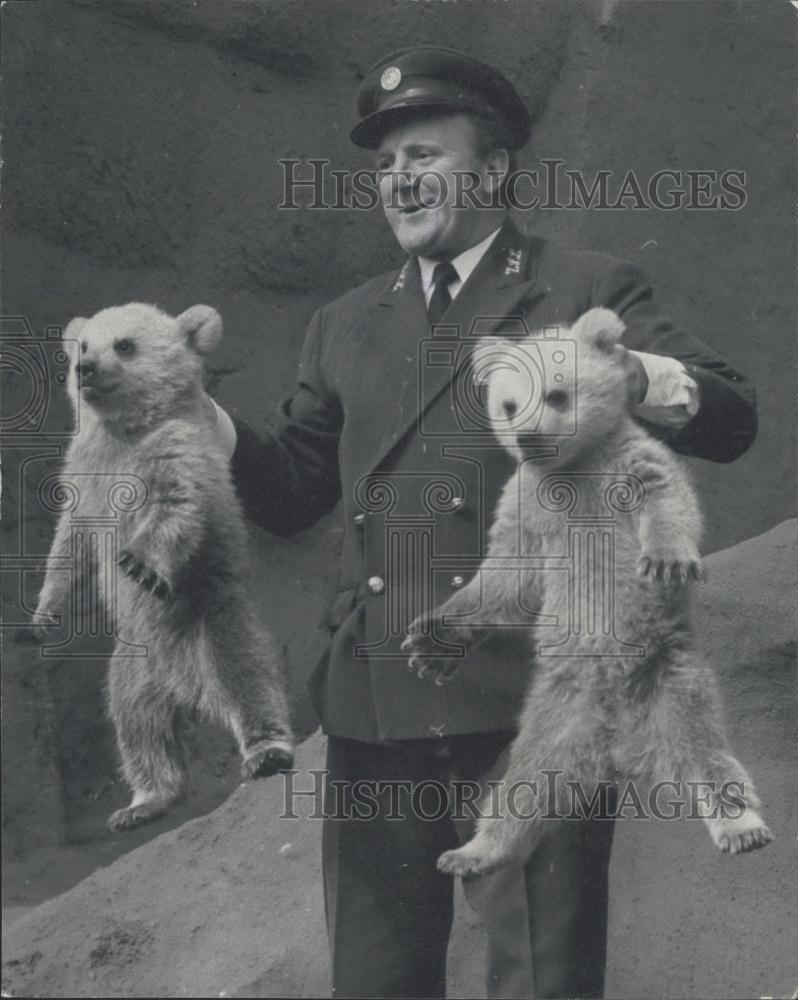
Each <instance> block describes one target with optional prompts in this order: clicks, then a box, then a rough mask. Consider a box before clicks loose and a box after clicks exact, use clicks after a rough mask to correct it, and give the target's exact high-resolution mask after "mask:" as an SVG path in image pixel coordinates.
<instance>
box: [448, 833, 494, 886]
mask: <svg viewBox="0 0 798 1000" xmlns="http://www.w3.org/2000/svg"><path fill="white" fill-rule="evenodd" d="M473 843H474V841H471V842H470V843H468V844H466V845H465V846H464V847H458V848H457V849H456V850H454V851H444V852H443V854H441V856H440V857H439V858H438V871H441V872H443V873H444V875H456V876H458V877H459V878H477V877H478V876H479V875H488V874H490V872H493V871H496V869H497V868H500V867H501V865H502V864H503V862H502V861H500V860H499V859H494V858H492V857H491V856H490V854H489V853H482V852H480V851H478V850H475V849H474V848H473V847H472V844H473Z"/></svg>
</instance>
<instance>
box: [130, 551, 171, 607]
mask: <svg viewBox="0 0 798 1000" xmlns="http://www.w3.org/2000/svg"><path fill="white" fill-rule="evenodd" d="M117 562H118V565H119V568H120V569H121V570H122V572H123V573H124V574H125V576H127V577H130V579H131V580H133V581H135V582H136V583H137V584H138V585H139V586H140V587H143V588H144V590H146V591H148V592H149V593H150V594H152V595H153V597H157V598H159V599H160V600H162V601H168V600H170V599H171V597H172V585H171V584H170V582H169V581H168V580H167V579H166V577H164V576H162V575H161V574H160V573H157V572H156V571H155V570H154V569H148V568H147V566H146V564H145V563H144V562H143V561H142V560H141V559H139V558H137V557H136V556H135V555H133V553H132V552H130V550H129V549H122V551H121V552H120V553H119V559H118V561H117Z"/></svg>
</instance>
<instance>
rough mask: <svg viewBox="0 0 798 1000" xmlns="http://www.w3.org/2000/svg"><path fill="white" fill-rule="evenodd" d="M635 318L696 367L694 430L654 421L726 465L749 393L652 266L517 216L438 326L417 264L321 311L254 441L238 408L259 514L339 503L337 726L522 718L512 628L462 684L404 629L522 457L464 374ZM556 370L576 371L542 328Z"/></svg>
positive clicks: (329, 709) (454, 576) (476, 728)
mask: <svg viewBox="0 0 798 1000" xmlns="http://www.w3.org/2000/svg"><path fill="white" fill-rule="evenodd" d="M598 305H602V306H607V307H608V308H610V309H612V310H614V311H615V312H616V313H618V314H619V315H620V316H621V317H622V318H623V320H624V322H625V324H626V332H625V334H624V337H623V342H624V344H625V345H626V346H627V347H628V348H630V349H632V350H640V351H646V352H649V353H654V354H661V355H666V356H669V357H673V358H677V359H679V360H680V361H682V362H683V363H684V364H685V366H686V368H687V370H688V372H689V374H690V375H691V377H692V378H693V379H695V381H696V382H697V383H698V386H699V392H700V408H699V411H698V413H697V415H696V416H695V417H693V419H692V420H690V422H689V423H688V424H686V425H685V426H684V427H682V428H680V429H678V430H674V429H666V428H662V427H653V426H652V427H650V430H651V431H652V432H653V433H655V434H657V435H658V436H659V437H662V438H664V439H666V440H667V442H668V443H669V445H670V446H671V447H672V448H674V449H675V450H676V451H679V452H682V453H683V454H685V455H694V456H699V457H701V458H705V459H709V460H712V461H717V462H730V461H732V460H733V459H735V458H736V457H737V456H739V455H741V454H742V453H743V452H744V451H745V450H746V449H747V448H748V447H749V445H750V444H751V442H752V441H753V439H754V436H755V434H756V410H755V397H754V392H753V389H752V388H751V387H750V385H749V384H748V383H747V382H746V381H745V379H744V378H743V377H742V376H741V375H740V374H738V373H737V372H736V371H734V370H733V369H732V368H730V367H729V365H728V364H727V363H726V362H725V361H724V360H723V358H721V357H720V356H718V355H717V354H716V353H714V352H713V351H712V350H711V349H710V348H708V347H707V346H706V345H704V344H702V343H701V342H700V341H699V340H696V339H695V338H694V337H691V336H690V335H689V334H687V333H685V332H684V331H682V330H680V329H679V328H677V327H675V326H674V325H673V323H672V322H671V321H670V320H668V319H667V318H666V317H665V316H664V315H663V314H662V313H660V311H659V310H658V308H657V306H656V305H655V303H654V301H653V298H652V292H651V288H650V286H649V283H648V281H647V279H646V278H645V276H644V275H643V274H642V273H641V272H640V271H639V270H638V269H637V268H635V267H633V266H631V265H629V264H626V263H622V262H619V261H617V260H615V259H613V258H611V257H609V256H606V255H603V254H598V253H577V252H567V251H564V250H562V249H559V248H557V247H556V246H554V245H552V244H551V243H549V242H547V241H545V240H543V239H540V238H537V237H527V236H522V235H521V234H519V233H518V231H517V230H516V229H515V228H514V227H513V226H512V224H511V223H510V222H509V221H508V222H507V223H506V224H505V226H504V227H503V229H502V231H501V232H500V234H499V235H498V236H497V237H496V239H495V240H494V242H493V243H492V244H491V246H490V248H489V249H488V251H487V253H486V254H485V255H484V256H483V258H482V260H481V261H480V262H479V264H478V265H477V267H476V268H475V270H474V271H473V273H472V274H471V275H470V277H469V279H468V280H467V281H466V283H465V284H464V285H463V287H462V288H461V290H460V292H459V294H458V295H457V297H456V298H455V300H454V301H453V303H452V304H451V306H450V307H449V309H448V311H447V312H446V313H445V315H444V317H443V318H442V319H441V321H440V323H441V324H443V326H442V327H436V329H435V332H434V335H433V332H432V331H431V329H430V324H429V320H428V318H427V314H426V309H425V303H424V297H423V293H422V288H421V280H420V273H419V268H418V264H417V261H416V260H415V259H414V258H411V259H409V260H408V261H407V263H406V264H405V266H404V267H403V268H402V269H401V271H399V272H398V273H397V272H391V273H390V274H387V275H382V276H380V277H378V278H375V279H373V280H372V281H369V282H367V283H366V284H364V285H362V286H360V287H359V288H356V289H354V290H352V291H350V292H348V293H347V294H346V295H343V296H342V297H341V298H340V299H338V300H337V301H335V302H333V303H331V304H329V305H327V306H325V307H323V308H322V309H320V310H319V311H318V312H317V313H316V314H315V316H314V317H313V320H312V322H311V324H310V328H309V330H308V333H307V339H306V342H305V345H304V350H303V353H302V358H301V362H300V368H299V378H298V388H297V391H296V393H295V394H294V396H293V397H292V398H291V399H288V400H286V401H285V402H283V403H282V404H281V405H280V406H279V407H278V409H277V411H276V413H275V414H274V415H273V416H272V417H271V419H270V421H269V424H268V427H267V430H266V431H265V432H264V433H262V434H256V433H255V432H254V431H253V430H252V429H251V428H250V427H248V426H247V425H246V424H245V423H243V422H241V421H236V422H235V423H236V429H237V432H238V442H237V446H236V451H235V454H234V456H233V475H234V478H235V481H236V485H237V488H238V490H239V494H240V496H241V499H242V502H243V504H244V507H245V510H246V513H247V516H248V517H249V518H251V519H252V520H253V521H254V522H255V523H257V524H259V525H260V526H261V527H263V528H266V529H267V530H269V531H273V532H276V533H279V534H284V535H287V534H291V533H294V532H298V531H301V530H302V529H303V528H305V527H307V526H309V525H311V524H313V523H314V522H315V521H316V520H317V519H318V518H319V517H321V516H322V515H323V514H325V513H326V512H328V511H330V510H332V509H333V507H335V505H336V504H337V502H338V501H339V500H340V499H342V501H343V513H344V524H345V529H344V539H343V550H342V554H341V572H340V579H339V583H338V590H337V594H336V596H335V598H334V600H333V601H332V604H331V606H330V608H329V612H328V614H327V616H326V619H325V624H326V626H327V627H328V628H329V630H330V633H331V643H330V647H329V649H328V651H327V653H326V654H325V656H324V657H323V659H322V662H321V663H320V664H319V666H318V668H317V670H316V672H315V675H314V677H313V679H312V681H311V688H312V692H313V695H314V700H315V703H316V707H317V709H318V711H319V714H320V717H321V719H322V724H323V727H324V730H325V731H326V732H328V733H331V734H334V735H337V736H345V737H350V738H353V739H359V740H366V741H371V742H381V741H385V740H394V739H415V738H433V739H434V738H437V737H439V736H447V735H452V734H458V733H474V732H485V731H493V730H507V729H512V728H513V727H514V726H515V722H516V717H517V714H518V711H519V709H520V707H521V704H522V700H523V694H524V691H525V689H526V686H527V682H528V678H529V663H530V654H529V644H528V639H527V640H526V641H525V640H524V637H523V635H521V634H519V633H517V632H516V633H512V634H508V633H504V631H503V632H502V636H500V637H497V638H494V639H492V640H490V641H489V642H488V643H486V644H483V645H481V646H479V647H478V648H476V649H474V650H473V651H472V653H470V654H469V655H468V656H467V657H466V658H465V660H464V663H463V667H462V670H461V674H460V676H459V678H458V679H457V681H455V682H454V683H452V684H449V685H446V686H443V687H438V686H436V685H435V684H434V683H433V682H432V681H431V679H430V678H423V679H420V678H418V677H416V676H415V675H412V674H410V673H409V672H408V670H407V665H406V664H407V659H406V657H405V656H402V655H400V653H399V647H400V645H401V642H402V640H403V638H404V636H405V634H406V627H407V624H408V623H409V622H410V621H411V620H412V619H413V618H414V617H415V615H416V614H417V613H418V612H419V611H420V610H421V609H422V608H428V607H431V606H432V607H434V606H437V605H438V604H439V603H441V602H442V601H443V600H444V599H445V598H446V597H447V596H448V595H449V594H451V592H452V587H457V586H461V585H462V584H463V583H464V582H467V581H468V579H469V578H470V577H471V576H472V575H473V574H474V573H475V571H476V570H477V568H478V566H479V562H480V557H481V556H482V555H483V554H484V551H485V535H486V530H487V528H488V527H489V526H490V523H491V517H492V514H493V510H494V508H495V504H496V501H497V499H498V496H499V494H500V492H501V490H502V488H503V486H504V484H505V483H506V481H507V479H508V477H509V475H510V473H511V471H512V463H511V460H510V459H509V457H508V456H507V455H506V453H505V452H504V451H503V450H502V449H501V448H500V447H499V446H498V445H497V444H496V442H495V441H494V440H493V438H492V435H491V434H490V430H489V428H487V427H486V426H485V423H484V420H480V401H479V398H478V394H477V393H476V392H475V389H474V385H473V382H471V381H470V380H469V379H468V378H461V377H459V375H456V374H455V370H456V369H457V370H458V371H462V368H458V365H459V364H460V362H461V361H462V358H463V357H464V356H466V355H467V353H468V350H469V345H470V344H471V343H473V338H474V337H477V336H480V335H484V334H487V333H490V334H503V335H515V334H518V333H519V332H523V324H524V323H525V324H526V327H527V328H528V329H529V331H530V332H535V331H541V330H545V328H546V327H549V328H551V327H552V326H554V325H555V324H563V325H570V324H572V323H573V322H574V321H575V320H576V319H577V317H579V316H580V315H581V314H582V313H584V312H585V311H586V310H588V309H590V308H591V307H593V306H598ZM540 347H541V354H540V369H541V378H542V379H545V378H547V377H548V378H549V379H550V378H551V377H552V373H553V372H554V371H556V368H557V366H558V365H561V364H565V365H567V364H570V363H571V361H569V358H572V354H569V352H568V350H567V349H565V350H561V349H558V348H557V344H556V341H552V340H551V339H550V338H549V339H546V338H543V339H541V341H540Z"/></svg>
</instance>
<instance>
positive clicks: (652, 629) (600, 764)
mask: <svg viewBox="0 0 798 1000" xmlns="http://www.w3.org/2000/svg"><path fill="white" fill-rule="evenodd" d="M623 330H624V326H623V323H622V322H621V320H620V319H619V318H618V317H617V316H616V315H615V313H613V312H611V311H609V310H607V309H593V310H590V311H589V312H587V313H585V314H584V315H583V316H582V317H581V318H580V319H579V320H578V321H577V323H576V324H575V325H574V327H573V328H571V329H570V330H567V329H564V330H563V331H562V333H563V334H564V336H565V338H566V339H568V340H569V341H571V342H573V343H574V344H575V359H576V361H575V364H574V366H573V369H572V370H571V371H570V374H569V369H568V368H567V366H563V370H564V372H565V374H563V372H558V373H557V377H558V379H559V381H558V382H557V383H556V384H555V382H554V380H553V379H551V378H550V379H549V381H548V382H547V385H546V390H547V391H546V392H544V393H543V398H542V400H539V401H538V402H539V404H540V405H537V404H536V405H528V404H529V403H530V398H531V397H530V385H531V383H532V382H534V375H531V376H530V372H533V373H534V371H535V369H538V370H540V364H539V361H540V358H541V357H542V355H541V354H540V351H539V348H538V345H539V344H540V341H539V340H538V339H536V338H534V337H532V338H527V339H525V340H520V341H512V342H509V341H497V339H496V338H492V339H490V338H484V339H483V340H482V341H480V342H479V343H478V344H477V346H476V348H475V351H474V355H473V357H472V365H473V369H474V372H475V375H476V379H477V381H481V382H482V383H483V388H484V390H485V391H486V406H487V411H488V415H489V418H490V421H491V426H492V428H493V430H494V432H495V434H496V436H497V438H498V439H499V441H500V442H501V443H502V444H503V445H504V446H505V447H506V448H507V450H508V451H509V452H510V454H511V455H512V456H513V457H514V458H515V459H516V460H517V462H518V466H517V469H516V472H515V474H514V475H513V476H512V477H511V479H510V481H509V482H508V483H507V486H506V487H505V489H504V492H503V494H502V497H501V500H500V501H499V504H498V508H497V511H496V515H495V520H494V523H493V525H492V527H491V530H490V535H489V545H488V556H487V559H486V560H485V561H484V562H483V564H482V566H481V568H480V570H479V571H478V572H477V574H476V575H475V576H474V577H473V579H472V580H471V581H469V583H468V585H467V586H465V587H464V588H463V589H461V590H459V591H458V592H457V593H456V594H455V595H454V596H453V597H452V598H450V599H449V600H448V601H447V602H446V603H444V604H443V605H442V606H441V607H440V608H438V609H437V610H436V611H434V612H433V613H432V614H431V615H427V616H421V617H420V618H418V619H416V621H415V622H414V623H413V624H412V625H411V628H410V634H409V635H408V637H407V639H406V640H405V643H404V648H405V649H406V650H408V651H409V653H410V666H411V669H415V670H417V671H418V672H419V673H420V674H421V675H422V676H423V675H424V674H425V673H428V672H432V673H433V674H435V675H436V680H438V681H439V682H441V681H443V680H446V679H448V678H449V677H451V676H453V675H454V674H455V673H456V670H457V665H458V664H459V662H460V658H461V655H462V652H461V651H462V650H463V648H464V647H467V646H468V645H469V644H470V643H471V642H472V641H474V640H475V639H478V638H479V637H480V634H482V635H484V634H485V631H486V629H487V628H489V627H490V626H492V627H493V628H500V627H503V626H505V627H506V626H511V625H516V626H518V625H520V624H521V623H522V622H527V623H528V622H529V610H528V609H537V610H538V611H539V613H540V615H541V618H540V622H541V623H547V624H549V625H551V624H552V623H558V622H559V623H561V625H562V624H564V625H565V626H567V625H568V624H569V622H570V623H571V626H572V631H571V634H570V635H568V636H564V635H563V628H562V627H561V628H560V631H559V632H558V633H557V634H556V635H555V636H554V637H552V638H551V639H548V638H547V635H546V628H536V629H535V630H534V634H533V633H531V635H532V650H531V651H530V652H532V651H533V650H534V651H536V652H537V656H536V658H535V666H534V670H533V674H532V680H531V684H530V689H529V692H528V694H527V697H526V702H525V705H524V707H523V711H522V713H521V716H520V721H519V732H518V735H517V737H516V739H515V741H514V742H513V744H512V746H511V748H510V753H509V762H508V766H507V770H506V773H505V775H504V780H503V782H502V784H501V785H500V787H499V788H498V798H497V799H495V800H493V802H492V804H491V806H489V807H488V808H486V809H485V811H484V813H483V815H482V816H481V818H480V819H479V820H478V823H477V829H476V834H475V836H474V837H473V838H472V840H470V841H469V842H468V843H467V844H465V845H464V846H463V847H461V848H459V849H457V850H453V851H447V852H446V853H445V854H443V855H442V856H441V858H440V859H439V862H438V866H439V868H440V869H441V870H442V871H444V872H448V873H450V874H456V875H461V876H464V877H467V876H473V875H481V874H485V873H487V872H490V871H493V870H495V869H497V868H499V867H501V866H503V865H506V864H510V863H515V864H519V863H523V862H524V861H525V860H526V859H527V857H528V856H529V854H530V853H531V852H532V850H533V849H534V847H535V845H536V844H537V843H538V842H539V839H540V837H541V836H543V835H544V833H545V831H546V828H547V826H551V825H552V824H551V823H549V824H547V823H546V822H545V821H544V820H543V819H542V817H545V816H546V815H547V814H551V811H552V810H555V809H556V811H557V813H556V814H559V815H568V814H569V813H570V812H571V811H572V807H573V802H572V799H571V798H570V797H569V795H570V792H569V789H568V786H567V784H566V783H567V782H569V781H570V782H578V783H580V784H581V786H582V788H583V790H584V794H585V800H586V801H589V799H590V797H591V796H592V795H593V793H594V791H595V790H596V788H597V787H599V786H600V784H601V783H606V782H607V781H608V780H614V779H618V778H626V779H628V780H631V781H632V782H635V783H642V785H643V787H645V786H646V785H648V786H650V785H652V784H653V783H654V782H658V781H679V782H682V783H683V784H682V791H683V792H684V789H685V785H684V783H685V782H691V781H695V782H711V783H713V788H714V791H713V792H712V794H711V796H710V797H709V800H707V801H705V802H704V803H703V805H702V806H701V807H700V814H701V818H702V819H703V820H704V822H705V823H706V825H707V827H708V830H709V833H710V836H711V838H712V840H713V841H714V843H715V844H716V845H717V846H718V847H719V848H720V850H722V851H725V852H730V853H739V852H742V851H749V850H752V849H754V848H757V847H762V846H764V845H765V844H767V843H768V841H770V840H771V839H772V835H771V833H770V831H769V830H768V828H767V826H766V825H765V824H764V822H763V820H762V818H761V817H760V815H759V813H758V812H757V809H758V807H759V800H758V799H757V796H756V792H755V791H754V787H753V783H752V781H751V778H750V777H749V775H748V774H747V773H746V771H745V769H744V768H743V766H742V765H741V764H740V763H739V761H738V760H736V758H735V757H734V756H733V755H732V753H731V751H730V750H729V747H728V745H727V742H726V738H725V736H724V734H723V730H722V725H721V721H720V704H719V697H718V691H717V685H716V681H715V678H714V676H713V674H712V672H711V670H710V668H709V666H708V665H707V664H706V663H705V662H704V661H703V659H702V658H701V657H700V656H699V655H698V653H697V652H696V650H695V649H694V646H693V641H692V638H691V636H690V630H689V623H688V594H689V588H690V583H689V581H691V580H694V579H698V578H701V577H702V576H703V569H702V567H701V563H700V559H699V552H698V544H699V536H700V532H701V517H700V513H699V509H698V504H697V500H696V496H695V493H694V491H693V488H692V486H691V484H690V481H689V479H688V477H687V474H686V472H685V470H684V468H683V466H682V465H681V464H680V463H679V461H678V460H677V458H676V456H675V455H674V454H673V453H672V452H671V451H670V449H668V448H667V447H665V445H663V444H661V443H660V442H658V441H656V440H654V439H653V438H652V437H651V436H650V435H649V434H648V433H647V432H646V431H645V429H644V428H643V427H641V426H640V425H639V424H638V423H636V422H635V421H634V420H633V419H632V417H631V415H630V413H631V401H630V399H629V387H628V379H627V372H628V368H627V362H626V360H625V353H624V349H623V348H622V347H621V346H620V345H619V344H618V340H619V338H620V336H621V334H622V332H623ZM563 356H564V355H563ZM549 374H550V373H549ZM574 416H575V418H576V424H575V425H573V420H574ZM613 482H614V483H615V484H616V485H615V486H611V484H612V483H613ZM569 513H571V515H572V516H571V518H569ZM608 514H609V515H610V516H609V521H611V522H613V527H612V530H611V533H609V534H608V533H607V532H606V531H603V529H602V524H603V523H606V521H607V520H608V518H607V515H608ZM602 519H603V521H602ZM580 521H581V523H582V524H583V525H584V524H585V523H587V522H592V523H593V526H594V528H595V529H596V534H595V536H594V541H595V548H593V549H591V548H590V546H592V545H593V542H591V541H590V540H589V537H588V536H589V535H590V532H586V531H584V530H582V533H581V539H578V538H577V537H576V536H579V534H580ZM574 529H575V531H574ZM602 536H603V538H602ZM608 538H611V539H612V544H611V545H610V546H609V547H608V546H607V539H608ZM576 545H583V546H584V548H583V550H582V551H581V553H580V555H581V557H582V559H583V560H584V561H583V562H582V563H581V565H582V567H590V560H593V563H592V571H591V572H592V579H593V581H594V585H593V587H592V589H591V585H590V584H589V583H588V582H587V576H589V575H591V574H590V573H588V574H586V573H585V572H584V569H583V570H580V571H574V570H573V569H572V568H571V567H573V566H576V565H577V562H576V557H575V555H574V551H575V549H574V547H575V546H576ZM518 557H521V562H522V561H523V559H524V558H526V559H533V558H534V559H535V568H528V569H519V558H518ZM571 557H573V558H574V561H573V562H571ZM513 560H514V562H513ZM502 563H503V565H502ZM557 565H559V566H560V571H545V570H555V569H556V567H557ZM541 567H543V568H541ZM596 581H603V584H600V585H599V586H598V587H596V586H595V582H596ZM602 602H606V603H603V604H602ZM475 609H478V610H475ZM577 609H580V610H581V615H582V617H581V618H578V619H576V618H575V615H576V614H577ZM607 611H608V617H610V618H611V621H612V624H611V627H610V628H609V629H607V628H604V627H602V617H601V616H602V613H603V612H607ZM591 615H592V616H593V617H592V619H591ZM604 621H605V622H606V618H605V619H604ZM565 631H567V628H566V629H565ZM558 640H559V641H558ZM441 643H451V644H453V646H454V647H455V648H457V649H458V650H459V651H460V652H459V654H458V653H455V654H453V655H448V654H447V653H446V652H441V649H442V647H441ZM608 651H609V652H608ZM627 653H628V655H627ZM547 770H549V771H551V770H556V771H558V772H560V773H561V779H562V780H560V781H558V782H555V783H554V786H553V787H552V784H551V783H550V782H549V781H547V779H546V777H545V772H546V771H547ZM533 782H534V783H536V785H535V787H533V785H532V784H531V783H533ZM510 790H512V791H511V792H510ZM508 792H509V793H510V794H512V795H513V796H514V800H513V802H512V803H511V805H512V806H513V807H514V808H510V809H508ZM566 792H569V794H568V795H567V794H566ZM643 794H645V793H643ZM702 798H703V796H702ZM491 810H492V811H493V816H498V817H500V818H498V819H497V818H492V815H491ZM530 816H532V817H534V818H528V817H530Z"/></svg>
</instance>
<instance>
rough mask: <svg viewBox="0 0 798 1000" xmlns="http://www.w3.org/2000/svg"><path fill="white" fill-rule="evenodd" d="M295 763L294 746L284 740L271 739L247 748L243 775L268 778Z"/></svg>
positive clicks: (242, 765)
mask: <svg viewBox="0 0 798 1000" xmlns="http://www.w3.org/2000/svg"><path fill="white" fill-rule="evenodd" d="M293 765H294V748H293V747H292V746H291V744H290V743H286V742H285V741H283V740H278V741H274V740H270V741H269V742H263V743H256V744H255V745H254V746H253V747H251V748H250V749H249V750H247V754H246V756H245V757H244V761H243V763H242V764H241V776H242V778H244V779H245V780H249V779H250V778H268V777H269V776H270V775H272V774H277V772H278V771H287V770H288V769H289V768H291V767H293Z"/></svg>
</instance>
